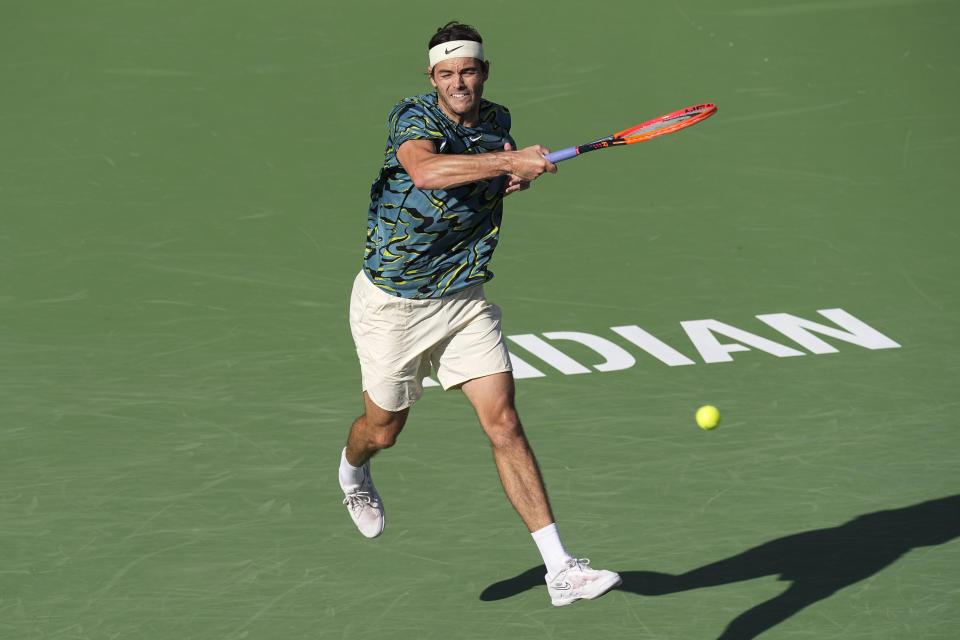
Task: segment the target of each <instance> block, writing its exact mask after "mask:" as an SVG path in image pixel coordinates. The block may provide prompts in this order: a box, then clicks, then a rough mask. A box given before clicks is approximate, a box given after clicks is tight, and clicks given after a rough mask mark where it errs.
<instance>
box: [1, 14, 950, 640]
mask: <svg viewBox="0 0 960 640" xmlns="http://www.w3.org/2000/svg"><path fill="white" fill-rule="evenodd" d="M2 14H3V19H2V20H0V81H2V83H0V86H2V90H0V91H2V93H0V95H2V105H3V107H2V112H0V389H2V403H0V549H2V552H0V558H2V562H0V637H3V638H9V639H11V640H20V639H23V640H40V639H44V640H46V639H49V640H53V639H58V640H59V639H63V640H66V639H101V638H103V639H140V638H142V639H149V640H159V639H176V640H187V639H197V640H201V639H202V640H214V639H222V640H241V639H249V640H254V639H258V640H259V639H264V640H268V639H269V640H272V639H279V638H282V639H294V638H331V639H332V638H351V639H352V638H357V639H361V638H362V639H366V638H370V639H374V638H375V639H381V638H382V639H400V640H406V639H441V638H443V639H445V638H464V639H481V638H482V639H492V638H497V639H501V638H509V639H514V638H524V639H526V638H531V639H541V638H542V639H566V638H571V639H572V638H584V637H597V638H600V637H609V638H642V639H649V640H654V639H656V640H692V639H704V640H713V639H718V638H724V639H737V640H744V639H749V638H755V637H759V638H764V639H771V640H780V639H786V640H802V639H808V638H810V639H812V638H816V639H818V640H820V639H824V638H842V639H844V640H852V639H855V638H864V639H867V638H869V639H871V640H876V639H883V640H887V639H891V640H892V639H899V638H906V637H910V638H923V639H934V638H939V639H944V640H946V639H950V640H952V639H953V638H956V637H957V635H958V633H960V611H958V608H957V606H956V603H957V602H958V600H960V541H958V537H960V454H958V451H960V436H958V428H960V424H958V421H957V417H956V416H957V412H958V410H960V396H958V392H957V390H958V388H960V376H958V373H960V364H958V358H957V353H958V349H960V337H958V317H960V315H958V314H960V294H958V288H957V285H956V278H957V275H958V272H960V271H958V267H960V261H958V258H957V249H956V247H957V244H958V235H960V224H958V222H957V218H956V213H957V205H958V198H957V195H956V189H955V187H954V186H953V180H954V179H955V178H956V176H957V174H958V169H960V162H958V155H960V139H958V136H957V131H956V127H955V125H953V124H951V122H950V120H949V117H950V116H949V113H950V108H951V107H950V106H949V105H950V104H952V103H953V102H954V101H955V100H957V99H958V98H960V89H958V87H960V65H958V56H957V54H958V46H957V38H956V27H955V25H956V23H957V21H958V19H960V9H958V7H957V5H956V3H951V2H935V1H930V2H927V1H922V0H912V1H911V0H824V1H809V2H786V3H769V2H761V1H759V0H742V1H741V2H737V3H716V2H706V1H705V0H678V1H676V2H667V3H635V2H626V1H617V2H609V3H588V4H584V3H580V2H570V1H568V0H562V1H557V2H549V3H547V2H527V3H508V2H503V1H495V2H489V3H486V4H482V5H475V6H474V7H473V8H464V7H460V8H455V7H452V5H449V4H446V3H439V2H427V1H419V0H411V1H410V2H405V3H393V2H384V1H382V0H375V1H371V2H366V3H353V4H347V5H340V4H333V3H307V2H298V1H295V0H277V1H276V2H272V3H257V2H252V1H249V0H242V1H237V0H234V1H233V2H225V1H222V0H212V1H210V2H204V3H192V2H185V1H183V0H168V1H166V2H159V1H155V0H140V1H137V2H132V1H127V2H123V1H120V0H103V1H101V2H97V3H62V2H61V3H22V2H6V3H3V11H2ZM452 19H459V20H463V21H465V22H469V23H471V24H474V25H476V26H477V27H478V29H479V30H480V31H481V33H482V34H483V35H484V42H485V47H486V51H487V56H488V57H489V59H490V60H492V64H493V67H492V70H491V76H490V80H489V81H488V83H487V85H486V90H485V96H486V97H488V98H489V99H491V100H494V101H496V102H500V103H502V104H505V105H507V106H508V107H509V108H510V110H511V113H512V115H513V127H514V128H513V133H514V135H515V137H516V138H517V140H518V141H519V142H520V143H521V144H524V145H526V144H534V143H539V144H543V145H545V146H548V147H551V148H553V149H559V148H561V147H566V146H569V145H572V144H579V143H583V142H586V141H588V140H593V139H596V138H599V137H601V136H604V135H607V134H609V133H611V132H613V131H617V130H620V129H623V128H626V127H628V126H630V125H632V124H636V123H638V122H641V121H642V120H646V119H650V118H653V117H656V116H658V115H660V114H663V113H667V112H670V111H673V110H676V109H680V108H683V107H686V106H689V105H694V104H699V103H702V102H707V101H710V102H716V103H717V104H718V106H719V112H718V114H717V115H715V116H714V117H712V118H710V119H708V120H706V121H705V122H703V123H701V124H698V125H697V126H695V127H693V128H691V129H689V130H686V131H683V132H681V133H677V134H675V135H671V136H666V137H664V138H661V139H658V140H654V141H651V142H645V143H643V144H640V145H635V146H632V147H629V148H625V149H613V150H609V151H603V152H602V153H596V154H590V155H589V156H586V157H583V158H578V159H574V160H570V161H569V162H565V163H563V164H562V165H561V166H560V171H559V173H558V174H557V175H556V176H545V177H544V178H543V179H541V180H539V181H537V182H536V183H535V185H534V187H533V188H532V189H531V190H529V191H526V192H524V193H519V194H515V195H511V196H510V197H509V198H508V199H507V201H506V203H505V215H504V227H503V232H502V235H501V243H500V246H499V248H498V250H497V256H496V258H495V259H494V262H493V269H494V271H495V272H496V278H495V279H494V280H493V281H492V282H490V284H489V285H488V286H487V294H488V296H489V297H490V299H491V300H493V301H494V302H496V303H497V304H499V305H500V306H501V307H502V308H503V310H504V329H505V331H506V333H507V335H508V336H509V341H508V342H509V346H510V348H511V351H512V352H513V354H514V356H515V357H516V358H517V359H519V360H522V361H523V363H524V364H525V365H526V366H525V367H524V375H522V376H520V375H519V372H518V378H519V379H518V401H519V409H520V412H521V416H522V417H523V419H524V424H525V427H526V429H527V432H528V435H529V437H530V439H531V442H532V444H533V446H534V449H535V451H536V452H537V456H538V458H539V461H540V464H541V466H542V467H543V471H544V474H545V478H546V481H547V486H548V488H549V490H550V493H551V499H552V502H553V506H554V510H555V511H556V514H557V517H558V522H559V526H560V531H561V533H562V535H563V537H564V542H565V543H566V545H567V546H568V547H569V548H570V550H571V551H572V552H574V553H576V554H578V555H579V556H581V557H582V556H586V557H589V558H591V560H592V561H593V564H594V565H596V566H598V567H602V568H608V569H613V570H616V571H619V572H621V574H622V575H623V578H624V584H623V586H622V587H621V588H620V589H618V590H616V591H613V592H611V593H609V594H607V595H605V596H604V597H603V598H601V599H598V600H596V601H593V602H580V603H577V604H575V605H573V606H571V607H564V608H562V609H558V608H554V607H551V606H550V602H549V598H548V596H547V593H546V588H545V586H544V584H543V576H542V573H543V570H542V568H541V566H540V564H541V560H540V557H539V555H538V554H537V549H536V547H535V546H534V544H533V542H532V541H531V539H530V536H529V534H528V533H527V532H526V530H525V528H524V527H523V525H522V523H521V521H520V519H519V518H518V517H517V515H516V514H515V513H514V511H513V510H512V508H511V507H510V505H509V503H508V502H507V500H506V499H505V497H504V496H503V492H502V489H501V487H500V484H499V482H498V479H497V475H496V470H495V468H494V466H493V463H492V460H491V455H490V452H489V445H488V442H487V440H486V437H485V436H484V434H483V432H482V430H481V429H480V427H479V425H478V424H477V421H476V418H475V417H474V415H473V413H472V410H471V409H470V407H469V405H468V403H467V402H466V401H465V399H464V398H463V397H462V395H461V394H459V393H457V392H450V393H444V392H442V391H440V390H439V389H436V388H431V389H427V392H426V394H425V398H424V399H423V401H422V402H421V403H420V404H418V405H416V406H415V407H414V409H413V411H412V413H411V418H410V421H409V423H408V426H407V428H406V430H405V432H404V434H403V435H402V437H401V439H400V442H399V444H398V445H397V446H396V447H395V448H393V449H391V450H390V451H387V452H385V453H383V454H382V455H381V456H379V457H378V458H377V459H376V462H375V468H376V479H377V487H378V489H379V490H380V492H381V494H382V495H383V498H384V501H385V502H386V504H387V510H388V512H389V513H388V522H387V530H386V531H385V533H384V535H383V536H382V537H380V538H378V539H376V540H372V541H371V540H367V539H365V538H363V537H361V536H360V535H359V534H358V533H357V531H356V529H355V528H354V526H353V524H352V523H351V522H350V519H349V517H348V515H347V514H346V513H345V509H344V507H343V506H342V505H341V500H342V497H343V494H342V492H341V491H340V488H339V487H338V485H337V482H336V466H337V463H338V459H339V454H340V449H341V447H342V446H343V442H344V440H345V437H346V433H347V429H348V428H349V425H350V423H351V421H352V420H353V419H354V418H355V417H356V416H357V415H358V414H359V413H360V412H361V410H362V402H361V396H360V391H359V385H360V372H359V366H358V364H357V362H356V357H355V353H354V348H353V344H352V341H351V340H350V333H349V327H348V323H347V304H348V298H349V290H350V284H351V282H352V279H353V277H354V275H355V274H356V273H357V271H358V270H359V268H360V265H361V259H362V251H363V238H364V231H365V219H366V218H365V217H366V210H367V205H368V190H369V186H370V183H371V181H372V180H373V178H374V176H375V174H376V171H377V169H378V168H379V164H380V162H381V160H382V150H383V145H384V140H385V136H386V115H387V113H388V112H389V110H390V108H391V106H392V105H393V104H395V103H396V102H397V101H398V100H399V99H400V98H402V97H405V96H408V95H414V94H417V93H423V92H425V91H426V90H427V89H428V88H429V85H428V83H427V79H426V77H425V76H424V73H423V72H424V70H425V66H426V41H427V39H428V38H429V36H430V34H431V33H432V32H433V31H434V30H435V29H436V28H437V27H438V26H439V25H441V24H443V23H444V22H446V21H448V20H452ZM558 354H559V355H558ZM704 404H713V405H716V406H717V407H719V409H720V411H721V413H722V422H721V424H720V426H719V427H718V428H717V429H715V430H713V431H704V430H701V429H699V428H698V427H697V425H696V423H695V422H694V418H693V416H694V412H695V411H696V409H697V407H699V406H701V405H704Z"/></svg>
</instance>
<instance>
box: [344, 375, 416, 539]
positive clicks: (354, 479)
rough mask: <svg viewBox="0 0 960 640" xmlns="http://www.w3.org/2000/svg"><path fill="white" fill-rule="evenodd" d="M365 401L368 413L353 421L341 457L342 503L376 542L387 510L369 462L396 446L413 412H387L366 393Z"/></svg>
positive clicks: (364, 531) (361, 529) (364, 533)
mask: <svg viewBox="0 0 960 640" xmlns="http://www.w3.org/2000/svg"><path fill="white" fill-rule="evenodd" d="M363 400H364V405H365V412H364V414H363V415H362V416H360V417H359V418H357V419H356V420H354V421H353V426H352V427H351V428H350V435H349V436H348V437H347V446H346V447H345V448H344V450H343V454H342V455H341V457H340V472H339V475H340V487H341V488H342V489H343V493H344V496H345V497H344V500H343V503H344V504H345V505H347V510H348V511H349V512H350V517H351V518H353V521H354V523H355V524H356V525H357V528H358V529H360V533H362V534H363V535H365V536H367V537H368V538H376V537H377V536H379V535H380V534H381V533H383V526H384V509H383V501H382V500H381V499H380V494H379V493H378V492H377V489H376V487H374V485H373V478H372V477H371V475H370V458H372V457H373V456H374V455H375V454H376V453H377V452H378V451H380V450H381V449H386V448H388V447H392V446H393V445H394V444H395V443H396V441H397V436H399V435H400V431H401V430H402V429H403V425H404V424H406V421H407V415H408V414H409V413H410V409H409V408H407V409H402V410H400V411H387V410H386V409H382V408H380V407H379V406H377V405H376V403H374V402H373V401H372V400H370V396H369V395H367V394H366V393H364V394H363Z"/></svg>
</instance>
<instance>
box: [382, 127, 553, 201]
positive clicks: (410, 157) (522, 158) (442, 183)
mask: <svg viewBox="0 0 960 640" xmlns="http://www.w3.org/2000/svg"><path fill="white" fill-rule="evenodd" d="M547 153H549V150H548V149H546V148H544V147H541V146H540V145H534V146H532V147H526V148H524V149H521V150H519V151H499V152H494V153H479V154H463V155H453V154H446V153H443V154H441V153H437V152H436V150H435V148H434V144H433V142H432V141H431V140H423V139H417V140H407V141H406V142H404V143H403V144H401V145H400V148H399V149H397V160H399V161H400V164H401V165H403V168H404V170H405V171H406V172H407V174H408V175H409V176H410V179H411V180H413V184H415V185H416V186H417V187H418V188H420V189H450V188H453V187H458V186H460V185H464V184H469V183H471V182H476V181H477V180H489V179H490V178H496V177H499V176H506V175H512V176H516V177H517V178H519V179H520V180H522V181H524V182H530V181H532V180H535V179H537V178H538V177H540V176H541V175H543V174H544V173H556V172H557V166H556V165H555V164H553V163H552V162H550V161H549V160H547V159H546V157H545V156H546V154H547Z"/></svg>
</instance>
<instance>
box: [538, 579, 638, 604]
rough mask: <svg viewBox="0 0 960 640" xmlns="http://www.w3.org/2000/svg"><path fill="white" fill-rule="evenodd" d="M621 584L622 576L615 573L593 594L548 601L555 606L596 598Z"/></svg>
mask: <svg viewBox="0 0 960 640" xmlns="http://www.w3.org/2000/svg"><path fill="white" fill-rule="evenodd" d="M621 584H623V578H621V577H620V576H619V575H617V577H616V578H613V579H612V580H608V584H601V586H600V591H598V592H597V593H595V594H593V595H592V596H583V597H581V598H573V599H572V600H561V601H560V602H557V601H555V600H553V599H551V600H550V603H551V604H552V605H553V606H555V607H565V606H567V605H568V604H573V603H574V602H577V601H578V600H596V599H597V598H599V597H600V596H602V595H604V594H605V593H608V592H609V591H610V590H611V589H616V588H617V587H619V586H620V585H621Z"/></svg>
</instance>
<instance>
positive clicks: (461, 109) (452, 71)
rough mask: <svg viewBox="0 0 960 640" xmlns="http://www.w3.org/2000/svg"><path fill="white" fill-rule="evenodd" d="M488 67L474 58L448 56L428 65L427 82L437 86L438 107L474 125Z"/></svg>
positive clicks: (457, 120) (456, 120) (456, 118)
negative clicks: (428, 78) (447, 58)
mask: <svg viewBox="0 0 960 640" xmlns="http://www.w3.org/2000/svg"><path fill="white" fill-rule="evenodd" d="M487 69H488V67H487V64H486V63H485V62H481V61H480V60H477V59H476V58H450V59H449V60H441V61H440V62H438V63H437V64H435V65H434V66H433V67H431V68H430V70H429V71H430V84H432V85H433V86H434V87H436V89H437V98H438V99H439V101H440V106H441V107H442V108H443V110H444V111H445V112H446V114H447V115H448V116H450V118H451V119H452V120H454V121H455V122H459V123H460V124H465V125H467V126H471V125H475V124H477V123H476V122H475V120H476V119H477V118H478V117H479V115H480V98H481V96H482V95H483V83H484V82H485V81H486V79H487Z"/></svg>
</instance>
